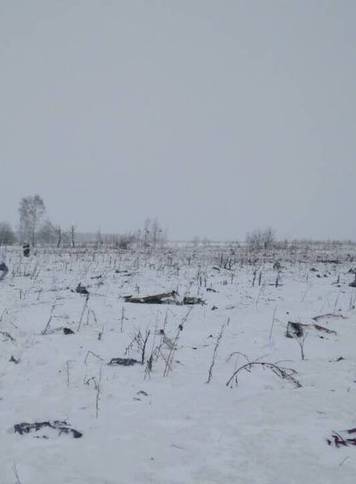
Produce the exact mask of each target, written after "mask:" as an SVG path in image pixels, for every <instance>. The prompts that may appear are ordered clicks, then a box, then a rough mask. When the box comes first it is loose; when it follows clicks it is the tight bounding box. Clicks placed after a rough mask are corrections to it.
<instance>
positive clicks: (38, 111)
mask: <svg viewBox="0 0 356 484" xmlns="http://www.w3.org/2000/svg"><path fill="white" fill-rule="evenodd" d="M355 26H356V1H354V0H334V1H326V0H325V1H323V0H319V1H315V0H298V1H297V0H295V1H292V0H291V1H286V0H283V1H282V0H270V1H268V0H261V1H254V0H245V1H238V0H231V1H230V0H214V1H213V0H175V1H173V0H171V1H168V0H167V1H158V0H150V1H148V0H146V1H144V0H141V1H137V0H125V1H124V0H116V1H115V0H111V1H110V0H101V1H99V0H97V1H92V0H57V1H56V0H42V1H39V0H31V1H29V0H23V1H20V0H0V66H1V72H0V165H1V169H0V177H1V190H0V220H8V221H10V222H11V223H14V224H15V223H16V222H17V208H18V204H19V200H20V198H21V197H22V196H24V195H28V194H33V193H39V194H40V195H42V197H43V198H44V200H45V203H46V205H47V209H48V213H49V215H50V217H51V218H52V220H53V221H54V222H56V223H60V224H63V225H64V226H66V225H70V224H72V223H74V224H76V225H77V226H78V228H79V229H81V230H83V231H86V230H93V231H95V230H97V229H98V228H99V227H100V228H101V230H102V231H119V232H125V231H128V230H131V229H136V228H138V227H140V226H141V225H143V221H144V219H145V218H146V217H147V216H151V217H155V216H157V217H158V218H159V220H160V222H161V224H162V225H163V226H165V227H168V230H169V236H170V237H171V238H180V239H184V238H190V237H193V236H194V235H199V236H207V237H210V238H214V239H224V238H227V239H232V238H244V236H245V233H246V232H247V231H249V230H251V229H254V228H256V227H265V226H267V225H271V226H273V227H274V228H275V229H276V230H277V232H278V234H279V235H280V236H282V237H284V236H289V237H313V238H353V239H356V216H355V215H356V27H355Z"/></svg>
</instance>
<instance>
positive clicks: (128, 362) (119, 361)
mask: <svg viewBox="0 0 356 484" xmlns="http://www.w3.org/2000/svg"><path fill="white" fill-rule="evenodd" d="M137 364H138V365H141V361H137V360H135V359H134V358H111V360H110V361H109V363H108V365H110V366H117V365H121V366H133V365H137Z"/></svg>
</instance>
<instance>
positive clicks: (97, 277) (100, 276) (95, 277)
mask: <svg viewBox="0 0 356 484" xmlns="http://www.w3.org/2000/svg"><path fill="white" fill-rule="evenodd" d="M102 277H103V276H102V275H101V274H100V275H99V276H92V277H91V278H90V279H101V278H102Z"/></svg>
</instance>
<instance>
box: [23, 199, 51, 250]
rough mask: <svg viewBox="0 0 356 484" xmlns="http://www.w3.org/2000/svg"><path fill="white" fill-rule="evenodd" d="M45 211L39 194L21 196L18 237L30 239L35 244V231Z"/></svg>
mask: <svg viewBox="0 0 356 484" xmlns="http://www.w3.org/2000/svg"><path fill="white" fill-rule="evenodd" d="M45 212H46V207H45V204H44V201H43V199H42V198H41V197H40V196H39V195H30V196H28V197H24V198H22V200H21V202H20V207H19V215H20V237H21V240H22V241H24V240H25V239H27V240H28V241H31V243H32V245H33V246H35V245H36V241H37V232H38V230H39V227H40V225H41V221H42V219H43V217H44V214H45Z"/></svg>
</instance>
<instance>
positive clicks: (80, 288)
mask: <svg viewBox="0 0 356 484" xmlns="http://www.w3.org/2000/svg"><path fill="white" fill-rule="evenodd" d="M75 292H77V293H78V294H84V295H88V294H89V291H88V289H87V288H86V287H85V286H82V284H81V283H79V284H78V285H77V287H76V289H75Z"/></svg>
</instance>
